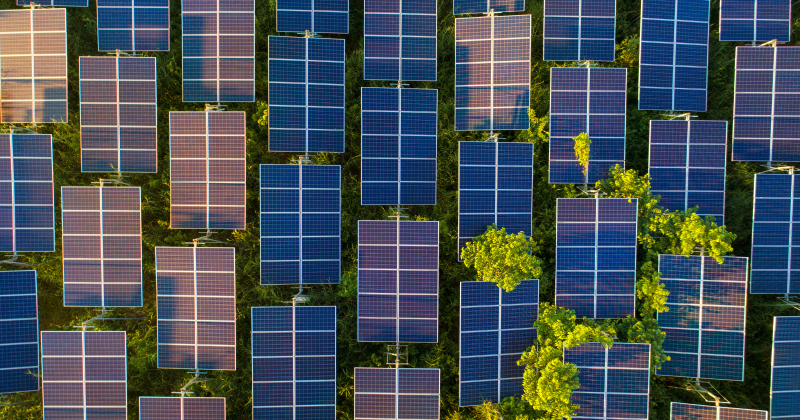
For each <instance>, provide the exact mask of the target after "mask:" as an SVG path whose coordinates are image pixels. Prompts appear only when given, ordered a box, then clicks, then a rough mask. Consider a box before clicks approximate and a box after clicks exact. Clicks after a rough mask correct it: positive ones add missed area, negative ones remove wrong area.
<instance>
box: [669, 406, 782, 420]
mask: <svg viewBox="0 0 800 420" xmlns="http://www.w3.org/2000/svg"><path fill="white" fill-rule="evenodd" d="M669 418H670V420H767V418H768V413H767V412H766V411H762V410H748V409H744V408H733V407H715V406H711V405H697V404H684V403H677V402H673V403H672V404H671V405H670V416H669Z"/></svg>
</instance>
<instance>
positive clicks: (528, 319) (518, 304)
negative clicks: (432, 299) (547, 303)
mask: <svg viewBox="0 0 800 420" xmlns="http://www.w3.org/2000/svg"><path fill="white" fill-rule="evenodd" d="M460 315H461V316H460V317H459V319H460V320H461V325H460V326H461V328H460V331H461V334H460V343H459V348H460V350H461V355H460V359H459V362H460V363H459V395H460V399H459V405H460V406H461V407H466V406H472V405H481V404H483V403H484V402H485V401H489V402H491V403H494V404H499V403H500V402H501V401H503V399H504V398H506V397H510V396H517V397H518V396H520V395H522V372H523V370H524V369H525V367H524V366H517V361H518V360H519V358H520V356H521V355H522V352H524V351H525V350H527V349H528V347H530V346H531V344H532V343H533V342H534V341H535V340H536V329H535V328H534V327H533V323H534V322H536V320H537V319H539V280H525V281H523V282H522V283H520V284H519V285H518V286H517V287H516V288H515V289H514V291H512V292H506V291H504V290H503V289H501V288H499V287H497V285H496V284H494V283H492V282H488V281H465V282H461V314H460Z"/></svg>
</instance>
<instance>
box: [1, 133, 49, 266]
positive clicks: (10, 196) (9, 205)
mask: <svg viewBox="0 0 800 420" xmlns="http://www.w3.org/2000/svg"><path fill="white" fill-rule="evenodd" d="M0 168H2V171H0V188H2V190H3V191H4V194H2V195H1V196H0V252H14V253H16V252H53V251H55V229H54V227H53V226H54V225H55V223H54V219H53V218H54V211H53V140H52V137H51V136H50V134H0Z"/></svg>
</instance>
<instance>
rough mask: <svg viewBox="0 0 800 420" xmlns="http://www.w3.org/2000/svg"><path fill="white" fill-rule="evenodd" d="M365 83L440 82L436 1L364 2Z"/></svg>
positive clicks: (378, 0)
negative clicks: (438, 73)
mask: <svg viewBox="0 0 800 420" xmlns="http://www.w3.org/2000/svg"><path fill="white" fill-rule="evenodd" d="M364 80H392V81H402V80H405V81H410V80H429V81H432V80H436V0H400V1H396V2H386V1H383V0H366V1H365V2H364Z"/></svg>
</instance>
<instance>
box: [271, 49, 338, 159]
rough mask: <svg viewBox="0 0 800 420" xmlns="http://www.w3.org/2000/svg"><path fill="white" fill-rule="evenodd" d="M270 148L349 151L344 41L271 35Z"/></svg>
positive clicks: (293, 150) (314, 151) (282, 150)
mask: <svg viewBox="0 0 800 420" xmlns="http://www.w3.org/2000/svg"><path fill="white" fill-rule="evenodd" d="M269 113H270V115H269V151H270V152H298V153H316V152H320V153H322V152H332V153H344V40H343V39H324V38H296V37H285V36H271V37H269Z"/></svg>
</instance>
